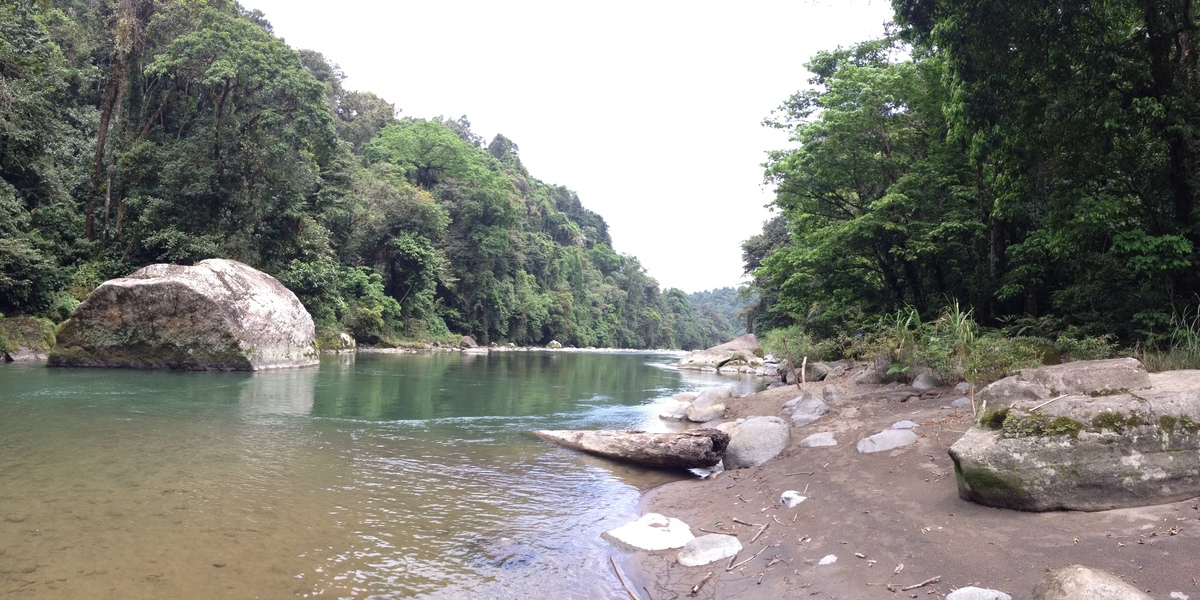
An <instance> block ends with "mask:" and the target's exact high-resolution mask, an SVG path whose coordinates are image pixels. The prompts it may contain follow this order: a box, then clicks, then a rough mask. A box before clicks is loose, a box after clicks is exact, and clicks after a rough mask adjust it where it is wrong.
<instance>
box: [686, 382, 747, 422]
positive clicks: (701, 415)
mask: <svg viewBox="0 0 1200 600" xmlns="http://www.w3.org/2000/svg"><path fill="white" fill-rule="evenodd" d="M737 397H738V393H737V391H736V390H734V389H733V388H732V387H730V386H721V387H713V388H708V389H706V390H703V391H701V392H700V393H699V394H697V395H696V398H695V400H692V403H691V404H690V405H688V407H687V409H686V410H685V412H686V414H687V419H688V420H689V421H692V422H694V423H707V422H709V421H713V420H715V419H720V418H721V417H723V416H725V402H726V401H728V400H732V399H734V398H737Z"/></svg>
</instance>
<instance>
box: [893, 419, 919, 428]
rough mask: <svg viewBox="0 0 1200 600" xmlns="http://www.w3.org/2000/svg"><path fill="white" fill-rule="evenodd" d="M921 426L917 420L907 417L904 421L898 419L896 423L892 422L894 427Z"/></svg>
mask: <svg viewBox="0 0 1200 600" xmlns="http://www.w3.org/2000/svg"><path fill="white" fill-rule="evenodd" d="M920 426H921V425H920V424H919V423H917V422H915V421H909V420H908V419H905V420H903V421H896V422H895V423H892V429H916V428H917V427H920Z"/></svg>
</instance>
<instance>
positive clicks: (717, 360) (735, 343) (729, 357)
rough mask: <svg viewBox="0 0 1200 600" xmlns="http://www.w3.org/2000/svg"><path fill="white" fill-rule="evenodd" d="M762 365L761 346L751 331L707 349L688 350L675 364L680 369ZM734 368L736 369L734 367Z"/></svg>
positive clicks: (718, 368)
mask: <svg viewBox="0 0 1200 600" xmlns="http://www.w3.org/2000/svg"><path fill="white" fill-rule="evenodd" d="M762 365H763V359H762V348H760V347H759V346H758V340H757V339H756V338H755V337H754V334H753V333H748V334H746V335H743V336H741V337H739V338H736V339H734V340H732V341H729V342H726V343H724V344H720V345H718V346H713V347H712V348H709V349H707V350H696V351H694V352H688V353H687V354H685V355H683V357H682V358H680V359H679V362H678V363H676V364H675V366H676V367H678V368H680V369H705V368H708V369H717V370H721V369H722V368H723V367H724V368H726V369H729V368H731V367H739V368H740V367H760V366H762ZM735 370H736V369H735Z"/></svg>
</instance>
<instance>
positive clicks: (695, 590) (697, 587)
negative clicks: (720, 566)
mask: <svg viewBox="0 0 1200 600" xmlns="http://www.w3.org/2000/svg"><path fill="white" fill-rule="evenodd" d="M712 575H713V572H712V571H709V572H707V573H705V574H704V579H701V580H700V583H697V584H696V585H693V586H692V591H690V592H688V595H689V596H695V595H696V594H699V593H700V588H702V587H704V584H705V583H707V582H708V580H709V579H712Z"/></svg>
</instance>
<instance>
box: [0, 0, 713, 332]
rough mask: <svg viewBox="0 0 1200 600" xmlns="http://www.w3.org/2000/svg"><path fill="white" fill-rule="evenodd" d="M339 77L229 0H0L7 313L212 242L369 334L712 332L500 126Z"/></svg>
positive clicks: (62, 304)
mask: <svg viewBox="0 0 1200 600" xmlns="http://www.w3.org/2000/svg"><path fill="white" fill-rule="evenodd" d="M343 79H344V76H343V75H342V73H341V71H340V70H339V69H338V67H337V66H335V65H332V64H330V63H329V62H328V61H327V60H325V58H324V57H323V56H321V55H320V54H319V53H317V52H313V51H309V50H304V51H299V52H297V51H295V50H293V49H292V48H290V47H288V46H287V45H286V44H284V43H283V41H282V40H280V39H278V38H277V37H275V36H274V34H273V33H272V31H271V28H270V25H269V24H268V23H267V22H266V20H265V19H264V18H263V15H262V14H260V13H257V12H248V11H246V10H244V9H242V8H241V7H240V6H239V5H237V4H236V3H234V2H229V1H226V0H54V1H46V0H0V311H3V312H7V313H10V314H21V313H27V314H42V315H47V316H51V317H52V318H55V319H57V320H61V319H63V318H65V317H66V315H67V314H69V312H70V310H71V309H72V308H73V306H74V305H75V304H76V303H78V302H79V301H80V300H82V299H83V298H84V297H86V295H87V293H88V292H89V291H90V290H91V289H92V288H94V287H95V286H96V285H97V284H99V283H100V282H102V281H104V280H105V279H108V278H111V277H116V276H121V275H124V274H127V273H129V272H131V271H133V270H135V269H137V268H140V267H142V266H144V265H147V264H150V263H154V262H174V263H181V264H191V263H194V262H196V261H199V260H202V259H204V258H210V257H224V258H232V259H236V260H240V261H243V262H245V263H248V264H250V265H252V266H254V267H257V268H260V269H263V270H265V271H267V272H269V273H271V274H273V275H275V276H276V277H278V278H279V279H280V280H281V281H283V282H284V283H285V284H286V285H288V286H289V287H290V288H291V289H293V290H294V291H295V292H296V293H297V295H298V296H299V297H300V298H301V300H302V301H303V302H304V304H305V306H306V307H307V308H308V309H309V311H310V312H311V313H312V315H313V317H314V319H315V320H316V322H317V324H318V326H319V327H322V328H328V329H341V330H347V331H351V332H353V334H354V335H355V337H356V338H357V339H358V340H359V341H360V342H365V343H370V344H394V343H398V342H399V341H400V340H401V339H451V338H452V336H453V335H454V334H469V335H472V336H474V337H475V338H476V339H477V340H479V341H480V342H482V343H489V342H513V343H517V344H545V343H547V342H549V341H550V340H552V339H557V340H558V341H560V342H561V343H563V344H568V345H577V346H593V345H594V346H614V347H680V346H682V347H688V348H691V347H701V346H708V345H712V344H715V343H719V342H721V341H724V340H723V338H725V337H726V336H727V333H728V332H727V329H728V328H727V327H725V326H724V325H722V324H721V321H720V320H719V319H717V316H716V315H714V314H709V313H708V312H705V311H703V310H701V311H696V312H694V311H693V309H692V307H691V305H690V304H689V303H688V300H687V297H686V295H684V294H683V292H681V291H679V290H668V291H666V292H664V291H662V290H660V289H659V286H658V283H657V282H656V281H655V280H654V279H652V278H651V277H649V276H648V275H647V274H646V272H645V270H644V269H643V267H642V266H641V264H640V263H639V262H638V260H637V259H636V258H634V257H632V256H629V255H623V254H619V253H617V252H616V251H614V250H613V248H612V241H611V239H610V238H609V234H608V228H607V224H606V223H605V222H604V219H603V218H601V217H600V216H599V215H597V214H595V213H593V212H591V211H589V210H587V209H586V208H584V207H583V205H582V204H581V202H580V200H579V198H578V196H577V195H576V194H575V193H574V192H572V191H570V190H569V189H567V188H564V187H561V186H556V185H550V184H546V183H543V182H542V181H539V180H537V179H535V178H534V177H532V176H531V175H530V174H529V173H528V171H527V170H526V169H525V167H524V166H523V165H522V163H521V160H520V156H519V153H518V148H517V145H516V144H515V143H514V142H512V141H511V140H509V139H507V138H505V137H504V136H500V135H498V136H496V137H495V139H494V140H492V141H491V142H490V143H489V144H486V145H485V144H484V142H483V140H482V139H481V138H479V136H477V135H475V134H474V133H473V132H472V131H471V128H470V123H469V122H468V121H467V120H466V118H465V117H464V118H460V119H458V120H448V119H442V118H435V119H427V120H423V119H413V118H404V119H397V117H396V114H397V111H396V108H395V106H394V105H392V104H390V103H388V102H387V101H385V100H383V99H382V98H379V97H378V96H376V95H374V94H371V93H368V92H357V91H351V90H346V89H344V88H343V87H342V80H343ZM452 332H453V334H452Z"/></svg>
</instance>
